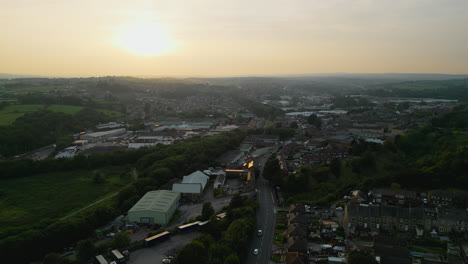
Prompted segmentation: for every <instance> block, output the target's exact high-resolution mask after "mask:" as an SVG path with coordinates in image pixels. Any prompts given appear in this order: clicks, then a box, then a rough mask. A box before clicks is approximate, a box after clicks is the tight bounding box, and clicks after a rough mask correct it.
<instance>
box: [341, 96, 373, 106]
mask: <svg viewBox="0 0 468 264" xmlns="http://www.w3.org/2000/svg"><path fill="white" fill-rule="evenodd" d="M374 105H375V104H374V103H372V102H371V101H369V100H367V99H366V98H357V97H349V96H341V95H337V96H335V97H334V98H333V107H334V108H350V107H371V106H374Z"/></svg>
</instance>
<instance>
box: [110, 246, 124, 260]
mask: <svg viewBox="0 0 468 264" xmlns="http://www.w3.org/2000/svg"><path fill="white" fill-rule="evenodd" d="M112 257H113V258H114V260H115V261H117V263H125V258H124V256H123V255H122V254H121V253H120V252H119V251H118V250H117V249H114V250H112Z"/></svg>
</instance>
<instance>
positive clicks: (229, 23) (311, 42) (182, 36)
mask: <svg viewBox="0 0 468 264" xmlns="http://www.w3.org/2000/svg"><path fill="white" fill-rule="evenodd" d="M0 72H3V73H20V74H37V75H47V76H99V75H137V76H233V75H273V74H307V73H331V72H348V73H381V72H402V73H464V74H466V73H468V1H467V0H426V1H422V0H421V1H418V0H389V1H383V0H382V1H377V0H375V1H370V0H369V1H367V0H342V1H335V0H317V1H313V0H282V1H279V0H278V1H276V0H247V1H244V0H229V1H224V0H166V1H157V0H153V1H146V0H77V1H75V0H40V1H39V0H0Z"/></svg>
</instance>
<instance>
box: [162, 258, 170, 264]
mask: <svg viewBox="0 0 468 264" xmlns="http://www.w3.org/2000/svg"><path fill="white" fill-rule="evenodd" d="M171 262H172V259H169V258H164V259H163V260H162V263H164V264H170V263H171Z"/></svg>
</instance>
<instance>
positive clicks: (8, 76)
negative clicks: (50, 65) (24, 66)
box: [0, 72, 44, 79]
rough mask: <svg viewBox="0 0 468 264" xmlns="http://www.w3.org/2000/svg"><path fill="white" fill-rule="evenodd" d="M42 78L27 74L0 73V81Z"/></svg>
mask: <svg viewBox="0 0 468 264" xmlns="http://www.w3.org/2000/svg"><path fill="white" fill-rule="evenodd" d="M42 77H44V76H40V75H28V74H10V73H1V72H0V79H16V78H42Z"/></svg>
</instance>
